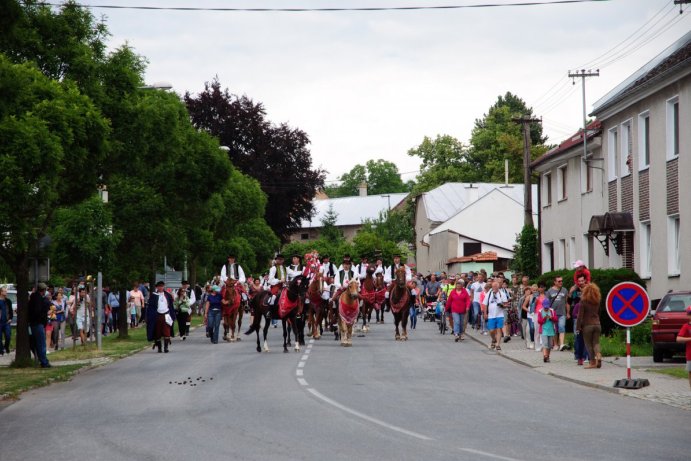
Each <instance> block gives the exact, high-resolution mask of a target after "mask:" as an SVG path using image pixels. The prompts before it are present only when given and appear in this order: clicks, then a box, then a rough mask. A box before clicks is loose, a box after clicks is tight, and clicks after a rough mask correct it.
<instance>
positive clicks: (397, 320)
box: [393, 311, 402, 341]
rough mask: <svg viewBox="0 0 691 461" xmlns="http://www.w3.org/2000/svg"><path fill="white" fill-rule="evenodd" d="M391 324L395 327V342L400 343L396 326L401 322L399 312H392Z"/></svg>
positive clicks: (399, 334)
mask: <svg viewBox="0 0 691 461" xmlns="http://www.w3.org/2000/svg"><path fill="white" fill-rule="evenodd" d="M401 312H402V311H401ZM393 322H394V324H395V325H396V341H400V340H401V333H400V332H399V330H398V324H399V323H400V322H401V313H400V312H394V314H393Z"/></svg>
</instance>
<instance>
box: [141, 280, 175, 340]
mask: <svg viewBox="0 0 691 461" xmlns="http://www.w3.org/2000/svg"><path fill="white" fill-rule="evenodd" d="M164 288H165V283H164V282H163V281H162V280H161V281H158V282H156V291H155V292H153V293H151V294H150V295H149V302H148V304H147V306H146V336H147V339H148V340H149V341H153V342H154V348H158V352H162V351H161V339H163V346H164V352H168V347H169V346H170V337H171V336H172V326H173V321H174V320H175V309H174V308H173V295H171V294H170V293H168V292H167V291H165V290H164Z"/></svg>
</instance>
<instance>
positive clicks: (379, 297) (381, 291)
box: [370, 272, 386, 323]
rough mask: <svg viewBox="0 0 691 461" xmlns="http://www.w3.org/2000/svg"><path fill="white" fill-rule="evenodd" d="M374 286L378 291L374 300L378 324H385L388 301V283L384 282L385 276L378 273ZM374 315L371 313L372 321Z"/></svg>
mask: <svg viewBox="0 0 691 461" xmlns="http://www.w3.org/2000/svg"><path fill="white" fill-rule="evenodd" d="M374 286H375V289H376V291H377V292H376V296H375V298H374V310H375V312H376V313H377V317H376V321H377V323H384V302H385V301H386V296H385V295H386V282H384V274H383V273H382V272H379V273H377V275H376V276H375V278H374ZM371 319H372V314H371V313H370V321H371Z"/></svg>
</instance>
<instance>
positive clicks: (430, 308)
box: [422, 301, 436, 322]
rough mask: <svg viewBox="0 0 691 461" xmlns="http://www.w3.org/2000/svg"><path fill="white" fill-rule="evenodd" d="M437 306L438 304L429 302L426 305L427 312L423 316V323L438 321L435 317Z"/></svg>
mask: <svg viewBox="0 0 691 461" xmlns="http://www.w3.org/2000/svg"><path fill="white" fill-rule="evenodd" d="M435 305H436V303H435V302H434V301H433V302H428V303H427V304H426V305H425V312H424V313H423V316H422V321H423V322H426V321H428V320H429V321H430V322H434V321H435V320H436V317H435V315H434V314H435Z"/></svg>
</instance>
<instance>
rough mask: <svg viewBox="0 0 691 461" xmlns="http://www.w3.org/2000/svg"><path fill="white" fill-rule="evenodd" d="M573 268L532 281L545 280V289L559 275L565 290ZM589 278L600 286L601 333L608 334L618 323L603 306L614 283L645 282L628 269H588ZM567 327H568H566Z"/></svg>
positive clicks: (568, 287)
mask: <svg viewBox="0 0 691 461" xmlns="http://www.w3.org/2000/svg"><path fill="white" fill-rule="evenodd" d="M574 273H575V270H573V269H572V270H568V269H562V270H558V271H552V272H545V273H544V274H542V275H541V276H539V277H538V278H536V279H535V280H534V281H533V282H532V283H538V282H545V284H546V285H547V289H549V288H550V287H551V286H552V285H554V278H555V277H557V276H561V277H562V278H563V279H564V288H566V289H567V290H569V289H571V287H572V286H573V275H574ZM590 278H591V280H592V281H593V282H594V283H596V284H597V286H598V287H600V291H601V292H602V301H601V302H600V324H601V325H602V334H606V335H609V334H611V333H612V332H613V331H614V330H615V329H617V328H618V325H617V324H616V323H614V322H613V321H612V319H610V318H609V315H607V310H606V308H605V301H606V300H607V293H609V291H610V290H611V289H612V287H613V286H614V285H616V284H617V283H620V282H633V283H636V284H638V285H640V286H642V287H643V288H645V282H644V281H643V280H642V279H641V278H640V277H639V276H638V274H637V273H636V272H634V271H632V270H630V269H590ZM567 328H568V327H567ZM568 331H573V330H568Z"/></svg>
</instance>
